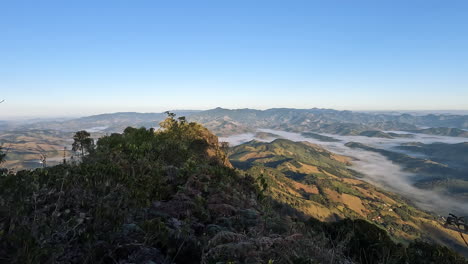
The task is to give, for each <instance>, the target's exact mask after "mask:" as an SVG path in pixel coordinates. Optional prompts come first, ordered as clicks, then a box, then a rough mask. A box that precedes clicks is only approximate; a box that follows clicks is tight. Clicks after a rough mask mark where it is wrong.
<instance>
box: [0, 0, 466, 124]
mask: <svg viewBox="0 0 468 264" xmlns="http://www.w3.org/2000/svg"><path fill="white" fill-rule="evenodd" d="M467 13H468V1H442V0H440V1H432V0H424V1H420V0H412V1H407V0H405V1H400V0H393V1H386V0H382V1H360V0H353V1H344V0H343V1H337V0H328V1H312V0H310V1H294V0H288V1H275V0H268V1H262V0H256V1H251V0H249V1H243V0H236V1H203V0H197V1H177V0H174V1H156V0H152V1H139V0H135V1H118V0H113V1H97V0H94V1H86V0H81V1H47V0H42V1H22V0H17V1H0V100H2V99H4V100H5V102H3V103H2V104H0V118H8V117H10V118H11V117H25V116H30V117H33V116H44V117H45V116H82V115H89V114H97V113H104V112H121V111H138V112H160V111H164V110H169V109H210V108H214V107H218V106H220V107H225V108H257V109H266V108H274V107H293V108H313V107H319V108H333V109H347V110H468V15H467Z"/></svg>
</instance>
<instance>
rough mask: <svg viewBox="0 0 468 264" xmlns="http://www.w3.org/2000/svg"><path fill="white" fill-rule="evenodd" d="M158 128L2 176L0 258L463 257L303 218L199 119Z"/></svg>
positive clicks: (355, 225) (350, 225)
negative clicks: (234, 160)
mask: <svg viewBox="0 0 468 264" xmlns="http://www.w3.org/2000/svg"><path fill="white" fill-rule="evenodd" d="M160 126H161V129H159V130H158V131H154V129H145V128H140V129H136V128H130V127H129V128H127V129H125V131H124V132H123V133H122V134H112V135H110V136H105V137H102V138H101V139H99V140H98V141H97V143H96V145H95V146H94V145H93V144H89V145H86V144H85V145H80V144H77V145H76V146H77V150H79V151H80V152H81V153H82V154H83V157H82V160H81V161H80V162H70V161H67V162H66V163H64V164H61V165H57V166H54V167H48V168H41V169H36V170H34V171H20V172H18V173H17V174H5V175H2V176H1V177H0V262H2V263H147V264H150V263H352V262H360V263H379V262H382V263H466V262H465V261H464V260H463V258H462V257H460V256H458V255H456V254H455V253H453V252H452V251H450V250H448V249H447V248H444V247H439V246H435V245H430V244H426V243H422V242H421V243H419V242H417V243H413V244H411V245H410V246H409V247H403V246H401V245H397V244H395V243H394V242H393V241H392V240H391V239H390V238H389V237H388V235H387V234H386V232H385V231H383V230H381V229H379V228H378V227H376V226H374V225H373V224H370V223H368V222H366V221H356V220H344V221H339V222H336V223H329V224H325V223H322V222H319V221H314V220H309V221H306V220H303V218H302V217H301V216H302V214H300V213H299V212H297V211H296V210H294V209H293V208H291V207H290V206H288V205H285V204H282V203H280V202H278V201H275V200H273V199H271V198H269V197H268V196H266V195H265V192H266V190H267V189H268V188H269V186H268V184H267V183H266V182H265V181H264V180H262V178H261V177H260V178H254V177H252V176H250V175H242V174H239V173H237V172H236V171H235V170H234V169H233V168H232V166H231V165H230V163H229V161H228V160H227V156H226V154H225V152H224V151H223V149H222V148H221V147H220V145H219V143H218V140H217V137H216V136H214V135H213V134H211V133H210V132H209V131H208V130H207V129H206V128H204V127H202V126H201V125H199V124H197V123H189V122H186V121H185V119H184V118H178V119H176V118H175V117H174V115H173V114H169V118H167V119H166V120H165V121H163V122H162V123H161V124H160ZM81 136H82V137H81ZM81 136H80V137H77V138H76V139H75V141H76V142H77V143H78V142H79V140H81V141H82V142H84V143H86V142H88V143H89V141H87V140H86V134H84V133H81ZM77 140H78V141H77ZM80 146H82V147H85V148H80Z"/></svg>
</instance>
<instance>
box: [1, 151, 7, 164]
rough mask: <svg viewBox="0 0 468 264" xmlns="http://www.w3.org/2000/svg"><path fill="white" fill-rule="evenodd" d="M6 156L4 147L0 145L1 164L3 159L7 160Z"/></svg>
mask: <svg viewBox="0 0 468 264" xmlns="http://www.w3.org/2000/svg"><path fill="white" fill-rule="evenodd" d="M5 156H6V154H5V153H3V151H2V147H0V164H1V163H2V162H3V161H5Z"/></svg>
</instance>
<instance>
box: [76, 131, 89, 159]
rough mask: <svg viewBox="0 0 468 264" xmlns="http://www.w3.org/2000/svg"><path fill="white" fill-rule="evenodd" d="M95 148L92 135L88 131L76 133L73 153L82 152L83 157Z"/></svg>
mask: <svg viewBox="0 0 468 264" xmlns="http://www.w3.org/2000/svg"><path fill="white" fill-rule="evenodd" d="M93 147H94V140H93V139H92V138H91V134H89V132H87V131H86V130H81V131H78V132H76V134H75V135H74V136H73V144H72V150H73V151H81V156H82V157H83V156H84V155H85V152H87V153H89V152H90V151H91V150H92V149H93Z"/></svg>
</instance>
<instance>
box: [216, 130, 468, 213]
mask: <svg viewBox="0 0 468 264" xmlns="http://www.w3.org/2000/svg"><path fill="white" fill-rule="evenodd" d="M258 132H267V133H272V134H276V135H278V136H279V137H281V138H285V139H289V140H293V141H308V142H311V143H315V144H318V145H321V146H323V147H324V148H326V149H327V150H329V151H332V152H335V153H338V154H341V155H345V156H350V157H353V158H355V159H356V160H354V161H353V162H352V168H353V169H354V170H356V171H358V172H360V173H362V174H364V175H365V178H364V179H365V180H366V181H368V182H370V183H372V184H374V185H377V186H381V187H383V188H385V189H388V190H390V191H393V192H396V193H399V194H401V195H403V196H404V197H406V198H408V199H409V200H411V201H413V202H414V203H415V204H416V205H418V206H419V207H421V208H423V209H426V210H429V211H433V212H436V213H439V214H441V215H447V214H448V213H455V214H460V215H466V214H468V204H465V203H462V202H459V201H455V200H454V199H451V198H450V197H446V196H443V195H440V194H437V193H434V192H432V191H428V190H422V189H419V188H416V187H414V186H413V185H412V181H411V178H412V177H414V176H415V174H413V173H408V172H404V171H403V170H402V168H401V167H400V166H399V165H397V164H394V163H392V162H391V161H390V160H388V159H387V158H386V157H384V156H382V155H381V154H379V153H375V152H372V151H367V150H363V149H351V148H348V147H346V146H345V144H346V143H347V142H350V141H353V142H360V143H363V144H366V145H369V146H373V147H376V148H381V149H387V150H388V149H390V148H392V147H395V146H399V145H401V144H403V143H408V142H421V143H425V144H430V143H434V142H443V143H449V144H455V143H461V142H466V141H468V140H467V139H466V138H456V137H444V136H433V135H424V134H414V137H412V138H394V139H387V138H373V137H365V136H340V135H331V134H320V135H324V136H329V137H333V138H336V139H339V140H341V141H339V142H323V141H320V140H318V139H314V138H308V137H304V136H302V135H301V134H299V133H292V132H285V131H278V130H272V129H259V130H258ZM392 132H395V133H402V132H399V131H392ZM317 134H319V133H317ZM405 134H407V133H406V132H405ZM252 139H255V140H258V141H266V142H270V141H273V140H274V139H276V138H269V139H261V138H256V137H255V133H245V134H239V135H233V136H229V137H220V141H227V142H229V144H230V145H231V146H235V145H239V144H242V143H245V142H248V141H250V140H252ZM391 150H392V151H398V150H397V149H394V148H392V149H391ZM400 151H401V150H400ZM406 154H408V155H410V156H416V154H414V153H406Z"/></svg>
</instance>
